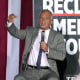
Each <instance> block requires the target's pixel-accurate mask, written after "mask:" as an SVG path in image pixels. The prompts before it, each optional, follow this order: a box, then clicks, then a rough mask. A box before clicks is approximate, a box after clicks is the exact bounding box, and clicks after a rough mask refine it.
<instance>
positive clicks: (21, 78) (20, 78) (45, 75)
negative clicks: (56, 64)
mask: <svg viewBox="0 0 80 80" xmlns="http://www.w3.org/2000/svg"><path fill="white" fill-rule="evenodd" d="M14 80H59V76H58V75H56V73H55V72H53V71H52V70H50V69H40V70H37V69H27V70H26V71H24V72H21V73H20V74H18V75H17V76H16V77H15V79H14Z"/></svg>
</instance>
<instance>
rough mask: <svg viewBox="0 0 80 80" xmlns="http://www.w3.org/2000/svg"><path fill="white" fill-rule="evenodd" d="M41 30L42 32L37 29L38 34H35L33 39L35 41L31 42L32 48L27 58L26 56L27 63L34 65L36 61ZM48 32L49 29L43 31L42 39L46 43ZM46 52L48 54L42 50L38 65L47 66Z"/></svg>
mask: <svg viewBox="0 0 80 80" xmlns="http://www.w3.org/2000/svg"><path fill="white" fill-rule="evenodd" d="M41 32H42V30H41V29H39V32H38V36H37V38H36V40H35V42H34V44H33V48H32V50H31V52H30V55H29V58H28V65H32V66H36V62H37V58H38V54H39V49H40V42H41ZM49 32H50V29H48V30H46V31H45V35H44V36H45V37H44V41H45V42H46V43H47V41H48V36H49ZM46 54H48V53H47V52H42V57H41V64H40V66H48V67H49V63H48V61H47V56H46Z"/></svg>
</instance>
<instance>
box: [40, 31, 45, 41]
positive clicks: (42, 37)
mask: <svg viewBox="0 0 80 80" xmlns="http://www.w3.org/2000/svg"><path fill="white" fill-rule="evenodd" d="M44 34H45V31H42V32H41V42H42V41H44Z"/></svg>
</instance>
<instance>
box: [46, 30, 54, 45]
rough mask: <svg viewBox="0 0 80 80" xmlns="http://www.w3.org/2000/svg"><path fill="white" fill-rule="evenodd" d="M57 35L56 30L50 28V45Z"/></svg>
mask: <svg viewBox="0 0 80 80" xmlns="http://www.w3.org/2000/svg"><path fill="white" fill-rule="evenodd" d="M54 37H55V31H53V30H51V29H50V33H49V37H48V42H47V44H48V45H49V44H50V42H51V41H52V40H53V38H54Z"/></svg>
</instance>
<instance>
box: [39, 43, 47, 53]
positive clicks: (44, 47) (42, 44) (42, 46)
mask: <svg viewBox="0 0 80 80" xmlns="http://www.w3.org/2000/svg"><path fill="white" fill-rule="evenodd" d="M40 48H41V49H42V50H44V51H45V52H48V45H47V43H45V42H43V41H42V42H40Z"/></svg>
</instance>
